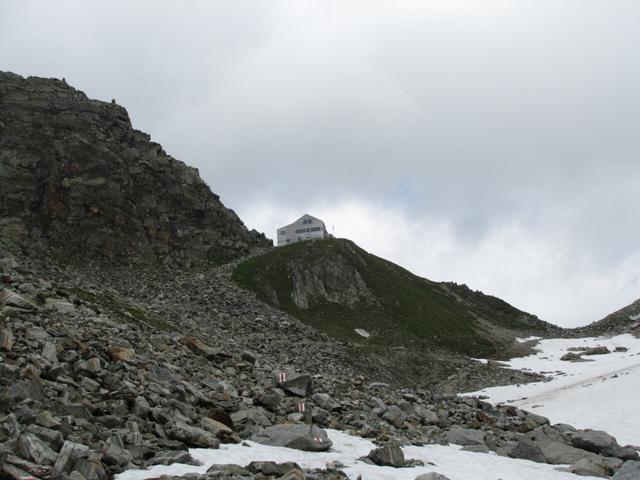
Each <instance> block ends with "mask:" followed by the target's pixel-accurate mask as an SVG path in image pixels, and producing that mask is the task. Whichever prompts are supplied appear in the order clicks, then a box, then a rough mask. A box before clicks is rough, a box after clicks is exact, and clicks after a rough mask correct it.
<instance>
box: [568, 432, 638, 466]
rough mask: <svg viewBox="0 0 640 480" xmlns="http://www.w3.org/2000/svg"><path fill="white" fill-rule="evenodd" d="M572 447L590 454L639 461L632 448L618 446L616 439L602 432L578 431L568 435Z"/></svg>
mask: <svg viewBox="0 0 640 480" xmlns="http://www.w3.org/2000/svg"><path fill="white" fill-rule="evenodd" d="M567 436H568V438H569V440H570V441H571V445H573V446H574V447H576V448H581V449H583V450H587V451H589V452H593V453H598V454H601V455H604V456H608V457H618V458H622V459H623V460H637V458H638V455H637V453H636V452H635V451H634V450H633V449H631V448H624V447H621V446H620V445H618V442H617V441H616V439H615V438H613V437H612V436H611V435H609V434H608V433H607V432H603V431H601V430H578V431H576V432H572V433H569V434H567Z"/></svg>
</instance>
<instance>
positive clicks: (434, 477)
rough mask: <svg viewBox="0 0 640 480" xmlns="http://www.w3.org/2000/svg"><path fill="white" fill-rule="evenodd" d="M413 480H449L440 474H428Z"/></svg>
mask: <svg viewBox="0 0 640 480" xmlns="http://www.w3.org/2000/svg"><path fill="white" fill-rule="evenodd" d="M414 480H449V477H445V476H444V475H442V474H441V473H436V472H429V473H423V474H421V475H418V476H417V477H416V478H415V479H414Z"/></svg>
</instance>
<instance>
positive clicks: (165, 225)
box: [0, 72, 269, 263]
mask: <svg viewBox="0 0 640 480" xmlns="http://www.w3.org/2000/svg"><path fill="white" fill-rule="evenodd" d="M0 133H1V135H0V151H2V156H1V157H0V183H1V187H2V188H0V217H1V218H2V224H0V242H4V243H5V244H7V245H9V246H11V245H13V246H15V245H19V246H22V247H25V248H29V249H36V250H38V249H46V248H49V247H52V248H53V249H55V250H57V251H58V252H59V253H60V254H61V255H63V256H64V257H69V258H94V257H97V258H106V259H110V260H124V261H135V260H136V259H141V258H142V259H145V260H149V261H157V260H164V261H172V262H178V263H191V262H197V261H220V260H226V259H231V258H236V257H238V256H240V255H243V254H246V253H247V252H248V251H249V248H250V246H251V245H253V244H258V245H267V244H269V242H267V240H266V238H265V237H264V235H262V234H258V232H249V231H248V230H247V228H246V227H245V226H244V224H243V223H242V222H241V221H240V219H239V218H238V216H237V215H236V214H235V213H234V212H233V211H232V210H230V209H228V208H226V207H225V206H224V205H223V204H222V202H221V201H220V199H219V197H218V196H217V195H215V194H213V193H212V192H211V190H210V189H209V187H208V186H207V185H206V184H205V182H204V181H203V180H202V179H201V178H200V175H199V173H198V170H197V169H195V168H192V167H189V166H187V165H185V164H184V163H183V162H181V161H179V160H176V159H174V158H173V157H171V156H169V155H167V153H166V152H165V151H164V150H163V149H162V146H161V145H159V144H158V143H155V142H152V141H151V139H150V137H149V135H147V134H146V133H143V132H141V131H138V130H135V129H133V128H132V126H131V122H130V120H129V115H128V114H127V111H126V110H125V109H124V108H123V107H121V106H120V105H117V104H116V103H115V102H114V101H112V102H102V101H98V100H91V99H89V98H88V97H87V96H86V95H85V94H84V93H82V92H80V91H78V90H76V89H74V88H73V87H71V86H69V85H68V84H67V83H66V82H65V81H64V80H56V79H45V78H37V77H28V78H23V77H21V76H19V75H15V74H12V73H6V72H0Z"/></svg>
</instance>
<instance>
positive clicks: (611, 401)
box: [465, 334, 640, 445]
mask: <svg viewBox="0 0 640 480" xmlns="http://www.w3.org/2000/svg"><path fill="white" fill-rule="evenodd" d="M596 346H606V347H607V348H609V350H611V351H612V353H609V354H606V355H592V356H588V357H585V358H588V359H589V360H591V361H589V362H567V361H562V360H560V358H561V357H562V356H563V355H564V354H565V353H567V350H568V348H571V347H596ZM616 347H626V348H628V351H626V352H615V351H613V350H615V348H616ZM578 353H579V352H578ZM506 363H507V364H508V366H509V368H514V369H518V370H526V371H531V372H536V373H542V374H544V375H546V376H548V377H550V379H551V380H550V381H547V382H535V383H528V384H524V385H509V386H503V387H494V388H486V389H483V390H479V391H477V392H471V393H467V394H465V395H486V396H487V397H489V399H488V401H489V402H492V403H509V404H511V405H514V406H517V407H519V408H523V409H525V410H530V411H532V412H534V413H537V414H539V415H544V416H545V417H548V418H549V420H550V421H551V422H552V423H568V424H571V425H573V426H574V427H576V428H593V429H597V430H605V431H607V432H608V433H610V434H611V435H613V436H615V437H616V438H617V440H618V442H619V443H620V444H622V445H625V444H634V445H637V444H640V409H639V408H638V407H637V394H638V392H639V391H640V339H638V338H635V337H634V336H632V335H628V334H626V335H618V336H616V337H589V338H559V339H547V340H541V341H540V342H539V343H538V345H537V346H536V353H534V354H532V355H529V356H527V357H521V358H514V359H512V360H510V361H509V362H506Z"/></svg>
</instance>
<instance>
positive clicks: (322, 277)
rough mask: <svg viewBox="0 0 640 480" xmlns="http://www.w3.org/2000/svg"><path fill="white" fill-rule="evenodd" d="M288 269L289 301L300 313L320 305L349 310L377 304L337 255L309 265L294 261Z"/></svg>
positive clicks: (355, 274) (354, 273)
mask: <svg viewBox="0 0 640 480" xmlns="http://www.w3.org/2000/svg"><path fill="white" fill-rule="evenodd" d="M288 267H289V271H290V272H291V279H292V282H293V291H292V292H291V298H292V299H293V302H294V303H295V304H296V306H297V307H298V308H300V309H302V310H308V309H309V307H310V306H312V305H314V304H317V303H319V302H328V303H334V304H338V305H345V306H347V307H350V308H355V307H356V306H357V305H374V304H377V301H376V298H375V296H374V295H373V293H372V292H371V290H369V288H368V287H367V284H366V283H365V281H364V280H363V278H362V275H360V273H359V272H358V270H356V269H355V268H354V267H353V265H350V264H349V262H348V261H347V260H346V259H345V258H344V257H342V256H341V255H339V254H334V255H327V256H326V257H325V258H323V259H322V262H318V263H313V264H311V265H309V264H307V263H303V262H300V261H297V260H296V259H295V258H293V259H291V261H290V262H289V264H288Z"/></svg>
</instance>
